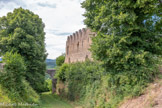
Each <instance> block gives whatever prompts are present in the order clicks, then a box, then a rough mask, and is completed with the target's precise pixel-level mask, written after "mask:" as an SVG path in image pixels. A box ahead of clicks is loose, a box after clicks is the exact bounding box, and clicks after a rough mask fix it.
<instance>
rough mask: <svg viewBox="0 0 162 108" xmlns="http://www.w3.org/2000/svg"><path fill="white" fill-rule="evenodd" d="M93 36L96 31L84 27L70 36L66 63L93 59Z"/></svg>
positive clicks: (67, 44) (67, 43)
mask: <svg viewBox="0 0 162 108" xmlns="http://www.w3.org/2000/svg"><path fill="white" fill-rule="evenodd" d="M93 36H95V33H92V32H91V30H90V29H88V28H83V29H82V30H79V31H77V32H75V33H73V35H70V36H68V38H67V41H66V57H65V63H74V62H83V61H85V60H86V59H90V60H92V57H91V52H90V51H89V48H90V45H91V43H92V40H91V37H93Z"/></svg>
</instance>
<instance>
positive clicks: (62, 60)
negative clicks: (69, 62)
mask: <svg viewBox="0 0 162 108" xmlns="http://www.w3.org/2000/svg"><path fill="white" fill-rule="evenodd" d="M64 61H65V54H62V55H61V56H59V57H57V58H56V65H57V66H61V65H62V64H63V63H64Z"/></svg>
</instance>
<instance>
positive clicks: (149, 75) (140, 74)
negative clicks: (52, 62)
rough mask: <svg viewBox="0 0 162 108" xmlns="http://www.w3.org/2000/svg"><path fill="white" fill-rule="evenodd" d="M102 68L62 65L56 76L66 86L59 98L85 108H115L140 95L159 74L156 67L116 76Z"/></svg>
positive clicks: (93, 64)
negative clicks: (78, 103)
mask: <svg viewBox="0 0 162 108" xmlns="http://www.w3.org/2000/svg"><path fill="white" fill-rule="evenodd" d="M103 66H104V64H103V63H101V62H92V61H86V62H83V63H79V62H78V63H73V64H63V65H62V66H61V67H60V68H58V70H57V73H56V75H57V78H58V80H59V81H61V82H64V85H65V88H63V90H62V93H61V95H64V96H63V97H65V96H66V98H68V99H69V100H71V101H82V102H83V104H84V106H85V107H99V108H104V107H106V108H116V107H117V106H118V104H119V103H120V102H121V101H122V100H123V99H124V98H125V97H132V96H139V95H141V94H142V93H143V90H144V88H145V87H146V86H147V84H148V83H149V82H151V81H153V78H154V77H155V75H156V74H157V73H158V71H156V66H155V68H153V67H150V68H145V67H144V66H141V67H140V66H138V68H137V67H136V69H132V70H130V71H123V72H118V73H115V72H114V73H113V72H112V70H111V68H110V70H107V68H104V67H103ZM59 81H58V82H59ZM60 91H61V90H60Z"/></svg>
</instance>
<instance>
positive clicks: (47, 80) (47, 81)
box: [46, 79, 52, 92]
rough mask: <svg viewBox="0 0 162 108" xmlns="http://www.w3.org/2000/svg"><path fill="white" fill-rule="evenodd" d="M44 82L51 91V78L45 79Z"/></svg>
mask: <svg viewBox="0 0 162 108" xmlns="http://www.w3.org/2000/svg"><path fill="white" fill-rule="evenodd" d="M46 84H47V88H48V91H51V92H52V80H51V79H46Z"/></svg>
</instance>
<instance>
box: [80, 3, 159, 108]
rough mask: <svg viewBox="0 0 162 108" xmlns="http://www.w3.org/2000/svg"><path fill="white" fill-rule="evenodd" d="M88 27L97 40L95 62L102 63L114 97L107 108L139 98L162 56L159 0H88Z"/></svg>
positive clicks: (93, 53)
mask: <svg viewBox="0 0 162 108" xmlns="http://www.w3.org/2000/svg"><path fill="white" fill-rule="evenodd" d="M82 7H83V8H85V9H86V12H85V14H84V16H85V17H86V19H85V24H86V25H87V26H88V27H90V28H91V29H92V30H93V31H95V32H97V36H96V37H94V38H93V43H92V46H91V51H92V55H93V58H94V59H96V60H99V61H102V62H103V63H104V64H103V65H102V67H104V68H105V69H106V71H105V72H104V73H103V74H104V75H105V76H107V84H108V91H110V92H111V93H110V94H111V95H112V96H110V97H109V98H110V100H109V102H108V103H107V105H106V106H100V107H106V108H115V107H117V104H118V103H119V102H120V101H121V100H122V99H123V98H124V97H126V96H137V95H140V94H141V91H142V89H143V88H144V87H145V86H147V84H148V83H149V82H151V81H153V79H154V77H155V75H156V74H157V71H156V70H157V68H158V64H159V60H158V59H159V58H160V56H161V55H162V38H161V34H162V31H161V30H160V28H161V24H162V23H161V22H162V17H161V14H160V13H161V9H162V8H161V7H162V4H161V3H160V2H159V0H135V1H132V0H118V1H114V0H86V1H84V2H83V3H82Z"/></svg>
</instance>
